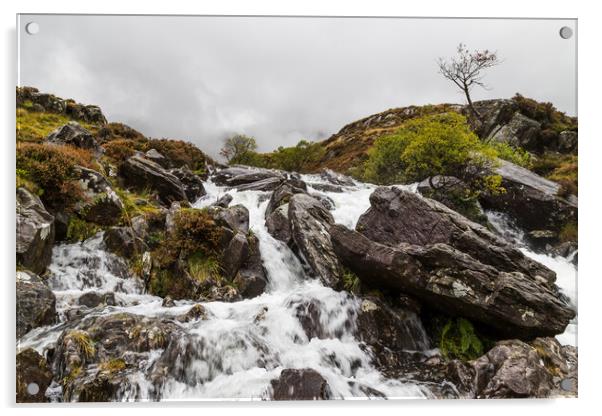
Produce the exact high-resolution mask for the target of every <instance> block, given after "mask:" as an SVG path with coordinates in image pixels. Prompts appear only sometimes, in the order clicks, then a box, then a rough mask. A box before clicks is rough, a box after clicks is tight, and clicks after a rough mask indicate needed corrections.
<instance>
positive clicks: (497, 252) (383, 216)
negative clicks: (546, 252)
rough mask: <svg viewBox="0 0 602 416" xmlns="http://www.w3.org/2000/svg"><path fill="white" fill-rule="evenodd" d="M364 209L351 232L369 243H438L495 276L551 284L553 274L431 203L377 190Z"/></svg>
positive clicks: (397, 190)
mask: <svg viewBox="0 0 602 416" xmlns="http://www.w3.org/2000/svg"><path fill="white" fill-rule="evenodd" d="M370 204H371V207H370V208H369V209H368V211H366V212H365V213H364V214H362V216H361V217H360V218H359V220H358V223H357V226H356V229H357V231H359V232H360V233H362V234H363V235H365V236H366V237H368V238H369V239H370V240H372V241H375V242H377V243H381V244H386V245H388V246H393V247H395V246H399V245H402V244H404V243H408V244H414V245H419V246H429V245H433V244H438V243H443V244H446V245H449V246H451V247H453V248H454V249H457V250H459V251H461V252H462V253H463V254H467V255H469V256H471V257H472V258H473V259H474V260H476V261H478V262H480V263H482V264H483V265H489V266H493V267H495V268H496V269H498V270H499V271H503V272H520V273H522V274H524V275H526V276H528V277H529V278H530V279H533V280H536V281H540V280H541V281H545V282H548V283H550V284H551V283H553V282H554V281H555V277H556V275H555V273H554V272H553V271H551V270H550V269H548V268H547V267H545V266H543V265H541V264H539V263H537V262H536V261H534V260H531V259H529V258H528V257H526V256H525V255H524V254H523V253H522V252H521V251H520V250H518V249H516V248H514V247H513V246H512V245H510V244H509V243H508V242H507V241H506V240H504V239H502V238H501V237H498V236H497V235H495V234H493V233H491V232H490V231H489V230H487V229H486V228H485V227H483V226H481V225H479V224H477V223H474V222H472V221H470V220H468V219H467V218H465V217H463V216H461V215H460V214H458V213H456V212H454V211H452V210H450V209H449V208H447V207H446V206H444V205H443V204H441V203H439V202H437V201H434V200H432V199H428V198H423V197H421V196H420V195H417V194H415V193H412V192H408V191H405V190H402V189H400V188H396V187H391V188H385V187H381V188H377V189H376V190H375V191H374V192H373V193H372V195H370Z"/></svg>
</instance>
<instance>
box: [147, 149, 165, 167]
mask: <svg viewBox="0 0 602 416" xmlns="http://www.w3.org/2000/svg"><path fill="white" fill-rule="evenodd" d="M144 157H145V158H146V159H148V160H152V161H153V162H155V163H156V164H158V165H160V166H161V167H162V168H164V169H169V168H171V163H170V161H169V159H167V158H166V157H165V156H163V155H162V154H161V153H159V151H158V150H156V149H150V150H148V151H147V152H146V153H145V154H144Z"/></svg>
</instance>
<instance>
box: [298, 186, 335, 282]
mask: <svg viewBox="0 0 602 416" xmlns="http://www.w3.org/2000/svg"><path fill="white" fill-rule="evenodd" d="M288 218H289V221H290V224H291V235H292V240H293V242H294V245H295V247H296V249H297V251H298V252H299V254H300V257H301V258H302V260H304V262H305V263H306V264H307V266H308V267H309V269H310V272H311V274H312V275H313V276H315V277H317V278H319V279H320V280H321V281H322V283H324V284H325V285H327V286H330V287H338V286H339V284H340V281H341V278H342V271H341V266H340V263H339V261H338V259H337V256H336V255H335V253H334V250H333V248H332V243H331V242H330V236H329V230H330V227H331V226H332V224H334V219H333V218H332V215H331V214H330V212H328V210H326V208H324V205H322V203H321V202H320V201H318V200H317V199H315V198H312V197H311V196H309V195H306V194H296V195H293V196H292V197H291V198H290V201H289V207H288Z"/></svg>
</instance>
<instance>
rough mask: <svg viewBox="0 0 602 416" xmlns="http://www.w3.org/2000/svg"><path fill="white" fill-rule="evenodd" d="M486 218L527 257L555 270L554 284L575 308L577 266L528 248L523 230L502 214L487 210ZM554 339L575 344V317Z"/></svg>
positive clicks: (560, 258)
mask: <svg viewBox="0 0 602 416" xmlns="http://www.w3.org/2000/svg"><path fill="white" fill-rule="evenodd" d="M487 218H488V219H489V222H490V223H491V224H492V225H493V226H494V227H495V228H496V230H497V231H498V232H499V233H500V234H501V235H502V236H504V237H505V238H506V239H508V240H509V241H510V242H512V243H514V244H518V246H519V249H520V251H522V252H523V254H524V255H525V256H527V257H530V258H532V259H533V260H535V261H537V262H539V263H541V264H543V265H544V266H546V267H548V268H549V269H551V270H553V271H554V272H556V285H557V286H558V288H559V289H560V291H561V292H562V293H563V294H564V295H565V296H566V297H567V298H568V299H569V301H570V304H571V306H572V307H573V308H575V310H576V309H577V267H576V266H575V265H574V264H573V263H572V262H571V260H572V256H573V255H574V253H573V254H572V255H571V256H569V257H568V258H565V257H561V256H550V255H547V254H541V253H535V252H534V251H532V250H530V249H529V247H528V246H527V245H526V243H525V240H524V232H523V231H522V230H520V229H518V228H517V227H516V226H514V225H513V224H512V222H511V221H510V220H509V219H508V218H507V217H506V216H505V215H504V214H500V213H497V212H488V213H487ZM556 339H558V341H559V342H560V343H561V344H563V345H574V346H577V317H575V319H573V320H572V321H571V323H570V324H569V325H568V326H567V328H566V330H565V331H564V333H562V334H560V335H557V336H556Z"/></svg>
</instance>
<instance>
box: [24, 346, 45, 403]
mask: <svg viewBox="0 0 602 416" xmlns="http://www.w3.org/2000/svg"><path fill="white" fill-rule="evenodd" d="M16 361H17V403H43V402H46V401H48V400H47V399H46V397H45V393H46V389H47V388H48V386H50V383H51V382H52V372H51V371H50V368H49V366H48V363H46V359H45V358H44V357H42V356H41V355H40V354H38V353H37V352H36V351H35V350H34V349H32V348H28V349H26V350H23V351H20V352H19V353H17V358H16Z"/></svg>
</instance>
